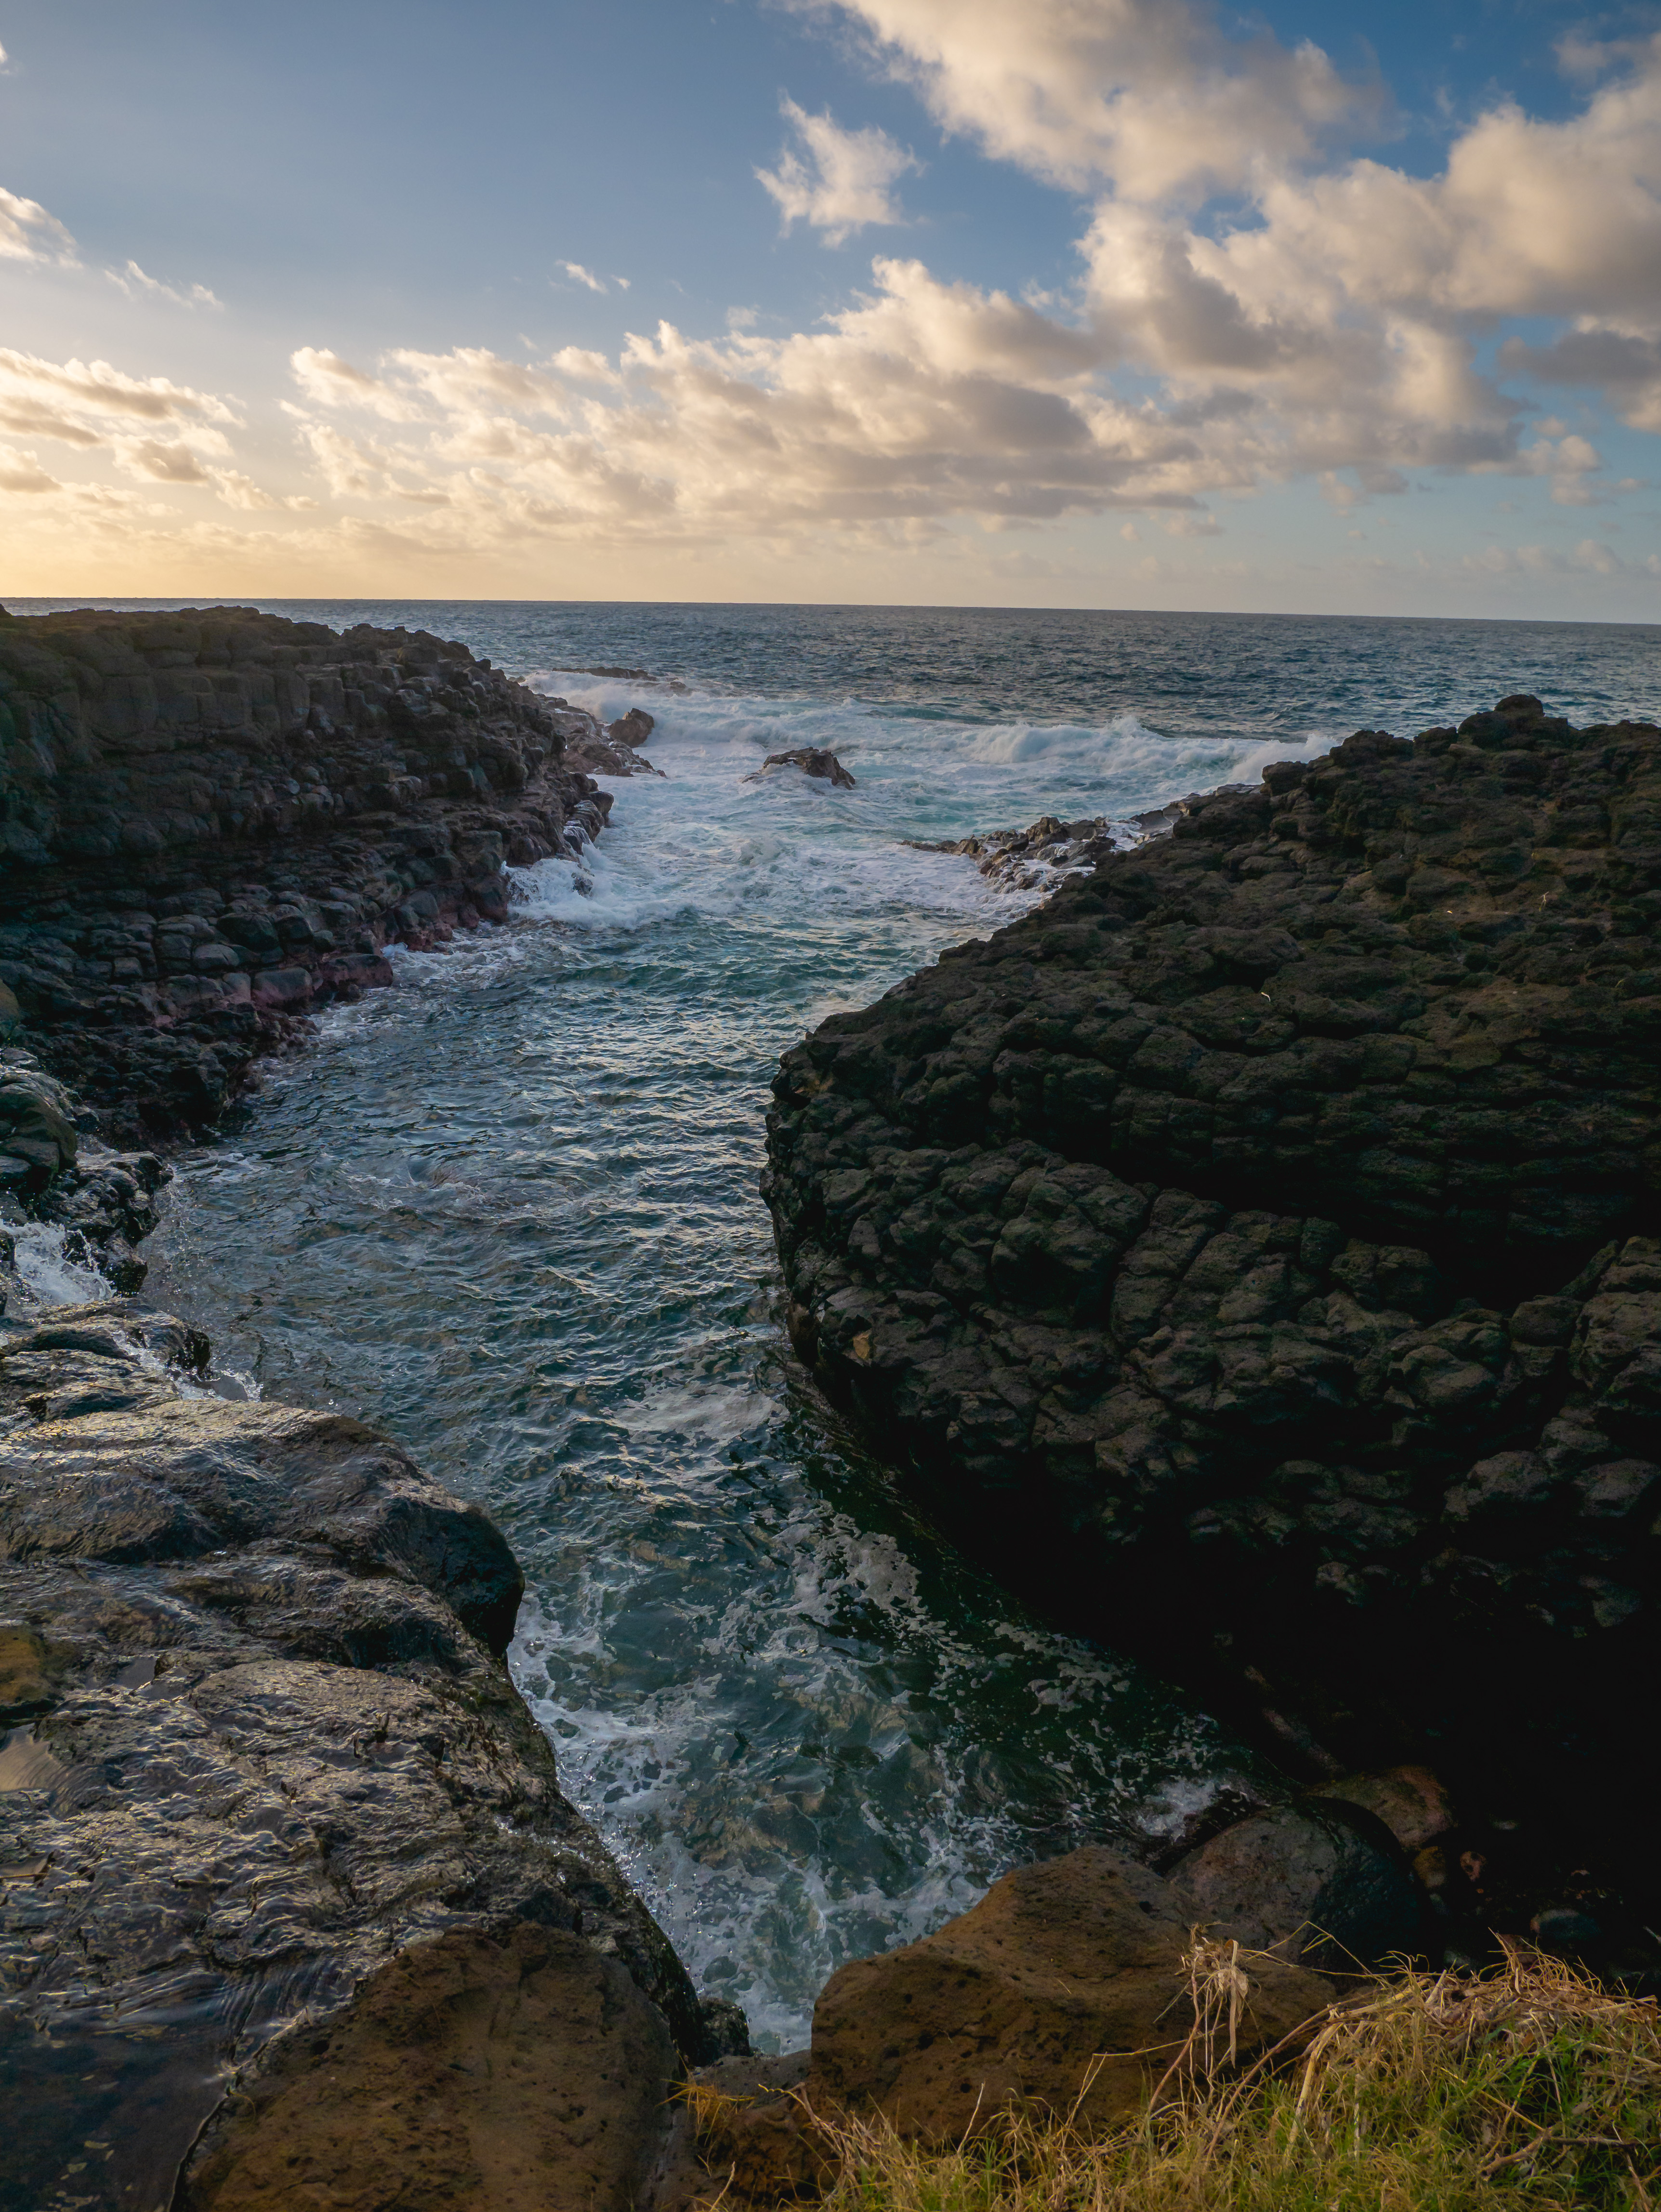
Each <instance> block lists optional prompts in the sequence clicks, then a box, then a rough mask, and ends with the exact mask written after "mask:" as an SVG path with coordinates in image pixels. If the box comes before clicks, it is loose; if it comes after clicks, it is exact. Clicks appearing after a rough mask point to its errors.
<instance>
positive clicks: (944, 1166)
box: [765, 696, 1661, 1881]
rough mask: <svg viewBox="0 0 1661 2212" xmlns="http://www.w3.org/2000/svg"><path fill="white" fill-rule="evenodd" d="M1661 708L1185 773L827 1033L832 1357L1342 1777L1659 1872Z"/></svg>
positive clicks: (1052, 1578) (884, 1431)
mask: <svg viewBox="0 0 1661 2212" xmlns="http://www.w3.org/2000/svg"><path fill="white" fill-rule="evenodd" d="M1658 915H1661V729H1658V728H1656V727H1655V726H1652V725H1649V724H1641V723H1622V724H1618V725H1614V726H1608V727H1598V728H1593V729H1588V730H1574V729H1572V728H1571V727H1570V726H1568V724H1567V723H1566V722H1563V721H1561V720H1555V719H1553V718H1551V717H1548V716H1547V715H1546V714H1544V713H1543V711H1542V708H1540V705H1539V702H1537V701H1536V700H1533V699H1527V698H1523V697H1520V696H1519V697H1517V698H1513V699H1510V700H1506V701H1502V702H1501V703H1500V707H1499V708H1498V709H1496V710H1495V711H1494V713H1492V714H1478V715H1474V716H1472V717H1470V718H1469V720H1467V721H1466V722H1465V723H1463V725H1462V726H1460V728H1459V729H1457V730H1453V729H1443V730H1435V731H1430V732H1426V733H1425V734H1424V735H1423V736H1422V737H1421V738H1419V739H1418V740H1417V742H1416V743H1410V742H1409V741H1406V740H1403V739H1398V738H1394V737H1390V736H1388V735H1385V734H1383V733H1380V732H1371V731H1363V732H1358V733H1357V734H1356V735H1355V736H1354V737H1352V738H1349V739H1348V740H1347V742H1346V743H1345V744H1342V746H1340V747H1339V748H1338V749H1337V750H1336V751H1335V752H1333V753H1331V754H1329V755H1328V756H1327V757H1324V758H1323V759H1320V760H1317V761H1314V762H1312V763H1280V764H1277V765H1275V766H1272V767H1270V768H1269V769H1266V770H1265V772H1264V777H1263V781H1262V785H1261V787H1256V788H1254V789H1252V790H1250V791H1236V792H1232V793H1220V794H1218V795H1216V796H1214V798H1211V799H1203V800H1197V799H1196V800H1190V801H1185V802H1183V807H1182V809H1181V810H1179V811H1178V812H1177V815H1176V817H1175V818H1174V821H1173V824H1172V833H1171V836H1169V837H1165V838H1161V839H1159V841H1158V842H1153V843H1150V844H1146V845H1143V846H1141V847H1140V848H1137V849H1135V850H1134V851H1129V852H1123V853H1119V854H1112V855H1110V856H1107V857H1105V858H1104V859H1103V860H1101V861H1100V862H1099V864H1098V866H1096V867H1095V869H1094V870H1093V872H1092V874H1091V875H1090V877H1089V878H1087V879H1086V880H1085V881H1083V882H1080V883H1077V884H1068V885H1065V886H1063V888H1062V890H1059V891H1058V892H1057V893H1056V896H1054V898H1053V899H1051V900H1050V902H1049V903H1048V904H1047V905H1046V906H1045V907H1044V908H1043V909H1042V910H1040V911H1038V912H1037V913H1034V914H1032V915H1029V916H1027V917H1025V918H1024V919H1023V920H1021V921H1018V922H1016V923H1015V924H1014V925H1013V926H1012V927H1009V928H1007V929H1005V930H1002V931H1001V932H999V933H997V934H996V935H995V936H994V937H993V938H991V939H989V940H988V941H987V942H985V943H981V944H970V945H964V946H961V947H959V948H958V949H957V950H956V951H952V952H949V953H947V954H946V955H945V956H943V957H942V958H941V960H940V963H939V965H938V966H936V967H934V968H931V969H926V970H924V971H923V972H922V974H920V975H916V976H914V977H912V978H911V979H910V981H908V982H906V983H904V984H902V985H901V986H899V987H898V988H897V989H896V990H894V991H892V992H891V993H890V994H888V995H887V996H886V997H885V999H883V1000H880V1001H879V1003H878V1004H876V1005H875V1006H870V1007H867V1009H865V1010H864V1011H863V1012H857V1013H852V1014H842V1015H836V1016H833V1017H832V1018H831V1019H830V1020H828V1021H827V1022H825V1023H824V1024H823V1025H822V1026H821V1027H820V1028H819V1029H818V1030H817V1031H815V1033H814V1034H813V1035H812V1036H811V1037H810V1038H808V1039H807V1040H806V1042H805V1043H804V1044H802V1045H801V1046H800V1047H799V1048H797V1049H796V1050H794V1052H792V1053H790V1054H787V1055H786V1056H785V1060H784V1062H783V1065H782V1069H781V1073H780V1075H779V1078H778V1080H777V1083H776V1100H777V1104H776V1111H775V1113H774V1115H773V1116H772V1119H771V1122H770V1155H769V1157H770V1164H769V1169H768V1173H767V1176H766V1181H765V1189H766V1193H767V1195H768V1199H769V1202H770V1206H771V1207H772V1210H773V1213H774V1218H775V1223H776V1231H777V1235H778V1242H779V1249H780V1252H781V1255H782V1260H783V1264H784V1269H785V1274H786V1279H787V1282H788V1285H789V1291H790V1299H791V1304H790V1309H789V1320H790V1327H791V1333H792V1335H793V1337H794V1341H795V1343H796V1346H797V1347H798V1350H799V1351H800V1353H801V1356H802V1357H803V1358H804V1359H806V1361H807V1362H808V1364H810V1365H811V1366H812V1368H813V1370H814V1372H815V1374H816V1375H817V1376H818V1378H819V1380H820V1381H821V1383H823V1384H824V1387H825V1388H826V1389H827V1390H829V1391H830V1392H831V1394H832V1395H834V1396H835V1397H836V1398H837V1400H838V1401H840V1402H842V1403H843V1404H844V1405H846V1406H849V1407H851V1409H852V1410H853V1411H854V1412H855V1413H856V1415H857V1416H858V1417H859V1418H860V1419H861V1421H862V1422H863V1423H864V1424H865V1425H866V1426H867V1430H868V1431H869V1432H870V1433H871V1434H872V1435H873V1437H877V1438H879V1439H880V1441H881V1443H882V1445H883V1448H884V1449H885V1450H886V1451H887V1452H888V1453H889V1454H890V1455H891V1457H893V1458H894V1459H896V1460H897V1462H899V1463H900V1464H902V1465H903V1466H905V1467H907V1468H910V1471H911V1474H912V1479H913V1480H914V1482H915V1483H916V1485H917V1486H919V1487H921V1488H922V1489H923V1490H924V1491H925V1492H926V1493H927V1494H928V1497H929V1498H930V1499H931V1500H932V1501H933V1502H934V1504H935V1505H936V1506H937V1508H938V1510H940V1511H941V1512H943V1513H944V1514H945V1515H946V1516H947V1517H948V1518H949V1519H950V1521H951V1522H952V1525H953V1526H954V1528H956V1529H957V1530H958V1533H959V1534H962V1535H964V1536H965V1537H967V1538H968V1540H969V1541H971V1542H973V1543H975V1544H976V1545H977V1546H978V1547H980V1548H981V1549H982V1550H983V1552H984V1553H988V1554H990V1555H992V1556H995V1557H996V1559H998V1560H999V1562H1000V1564H1001V1565H1002V1567H1003V1568H1004V1570H1005V1571H1007V1573H1009V1574H1011V1575H1012V1576H1013V1577H1015V1578H1016V1579H1018V1580H1019V1582H1020V1583H1022V1585H1023V1587H1024V1588H1025V1589H1026V1590H1027V1591H1028V1593H1029V1594H1031V1595H1037V1596H1039V1597H1040V1598H1041V1599H1042V1600H1043V1601H1047V1602H1048V1604H1049V1605H1050V1607H1051V1609H1052V1610H1053V1611H1055V1612H1056V1613H1060V1614H1062V1615H1063V1616H1064V1617H1065V1618H1066V1619H1067V1620H1068V1621H1069V1622H1070V1623H1071V1624H1072V1625H1074V1626H1080V1627H1083V1628H1085V1629H1086V1630H1087V1631H1088V1632H1092V1633H1094V1634H1097V1635H1098V1636H1101V1637H1103V1638H1104V1639H1105V1640H1107V1641H1108V1642H1110V1643H1112V1644H1118V1645H1121V1646H1123V1645H1126V1644H1135V1645H1139V1646H1140V1647H1141V1648H1142V1649H1143V1650H1147V1651H1150V1652H1151V1653H1153V1655H1155V1656H1157V1657H1158V1659H1159V1661H1160V1662H1161V1663H1163V1664H1164V1665H1165V1666H1166V1667H1167V1668H1171V1669H1172V1670H1174V1671H1176V1672H1177V1673H1178V1674H1182V1675H1183V1676H1185V1677H1186V1678H1187V1679H1188V1680H1189V1681H1191V1682H1196V1683H1198V1684H1199V1685H1200V1686H1202V1689H1203V1690H1204V1692H1205V1693H1206V1694H1207V1695H1208V1696H1209V1697H1211V1698H1214V1699H1217V1700H1218V1701H1219V1702H1221V1703H1223V1704H1225V1705H1226V1706H1227V1707H1228V1708H1229V1710H1230V1711H1232V1713H1233V1714H1234V1715H1235V1717H1237V1718H1238V1719H1240V1720H1242V1721H1244V1722H1247V1723H1250V1724H1252V1725H1254V1726H1255V1727H1256V1731H1257V1734H1258V1735H1259V1739H1260V1740H1263V1739H1265V1738H1267V1739H1269V1740H1271V1741H1274V1742H1275V1746H1276V1748H1277V1751H1278V1752H1279V1753H1280V1755H1281V1757H1282V1758H1284V1759H1286V1760H1287V1761H1288V1762H1289V1763H1290V1764H1291V1765H1293V1768H1294V1771H1302V1772H1303V1773H1305V1775H1308V1776H1310V1777H1311V1778H1314V1777H1320V1776H1323V1775H1326V1776H1331V1775H1335V1774H1337V1773H1338V1772H1340V1771H1342V1768H1344V1767H1346V1766H1360V1765H1375V1764H1378V1763H1379V1762H1380V1761H1381V1760H1385V1761H1398V1762H1399V1761H1401V1760H1402V1759H1415V1758H1423V1757H1424V1756H1426V1755H1427V1753H1426V1747H1427V1745H1431V1744H1434V1745H1435V1746H1436V1749H1435V1751H1434V1753H1433V1757H1434V1759H1435V1764H1436V1765H1437V1767H1438V1769H1439V1771H1445V1772H1446V1773H1447V1774H1448V1777H1449V1779H1450V1780H1451V1782H1452V1783H1453V1784H1454V1786H1455V1787H1456V1788H1457V1789H1459V1790H1461V1792H1462V1794H1463V1791H1464V1790H1465V1788H1466V1787H1467V1785H1469V1788H1470V1789H1471V1790H1473V1791H1474V1793H1475V1795H1474V1798H1473V1802H1474V1803H1475V1805H1476V1806H1477V1808H1478V1809H1479V1812H1480V1811H1481V1809H1482V1808H1484V1807H1486V1808H1488V1810H1490V1811H1492V1810H1495V1809H1502V1810H1504V1811H1506V1813H1507V1814H1509V1813H1511V1812H1512V1810H1513V1809H1514V1808H1515V1806H1516V1805H1517V1804H1518V1802H1522V1803H1525V1804H1527V1805H1529V1806H1530V1808H1531V1809H1532V1811H1533V1813H1534V1814H1537V1816H1538V1817H1539V1818H1540V1819H1542V1820H1544V1821H1546V1822H1548V1823H1555V1824H1556V1825H1557V1826H1559V1828H1560V1829H1561V1831H1562V1832H1563V1833H1564V1835H1565V1836H1566V1837H1567V1838H1568V1839H1569V1840H1568V1842H1567V1845H1566V1848H1567V1849H1569V1850H1573V1851H1574V1852H1575V1853H1576V1854H1577V1858H1576V1860H1575V1863H1579V1857H1578V1854H1579V1851H1580V1850H1583V1849H1591V1848H1593V1847H1594V1846H1595V1847H1596V1849H1597V1851H1598V1852H1599V1853H1602V1854H1603V1855H1605V1857H1608V1856H1609V1854H1611V1853H1612V1854H1613V1856H1614V1857H1615V1860H1616V1861H1618V1862H1622V1863H1624V1866H1625V1869H1626V1878H1628V1879H1632V1880H1634V1881H1648V1880H1649V1879H1650V1878H1651V1875H1652V1863H1651V1854H1650V1851H1649V1847H1648V1841H1647V1838H1648V1837H1649V1835H1650V1833H1651V1832H1652V1828H1651V1824H1652V1807H1653V1805H1654V1803H1655V1802H1657V1800H1658V1797H1661V1760H1658V1756H1657V1753H1656V1751H1655V1748H1654V1746H1653V1745H1652V1743H1650V1742H1649V1741H1647V1739H1643V1738H1642V1737H1641V1735H1640V1733H1639V1732H1637V1731H1635V1730H1634V1729H1633V1727H1632V1725H1631V1721H1630V1705H1629V1685H1630V1684H1631V1682H1632V1681H1634V1680H1640V1679H1647V1677H1648V1676H1649V1675H1650V1674H1652V1673H1653V1672H1654V1671H1655V1668H1656V1664H1657V1661H1658V1658H1661V1634H1658V1630H1661V1622H1658V1611H1661V1607H1658V1597H1661V1592H1658V1585H1657V1563H1656V1559H1655V1557H1654V1553H1655V1545H1654V1540H1653V1538H1652V1535H1651V1534H1650V1523H1651V1522H1652V1518H1653V1513H1654V1504H1655V1501H1656V1500H1657V1499H1658V1498H1661V1388H1658V1386H1657V1383H1656V1376H1657V1375H1658V1374H1661V1256H1658V1255H1661V1242H1658V1241H1657V1231H1661V1214H1658V1211H1657V1200H1656V1188H1657V1185H1656V1181H1655V1172H1654V1163H1655V1160H1656V1158H1657V1157H1658V1148H1661V1060H1658V1056H1657V1049H1656V1048H1657V1043H1658V1041H1661V968H1658V967H1657V966H1656V965H1655V963H1654V957H1653V940H1654V934H1655V926H1656V921H1657V917H1658Z"/></svg>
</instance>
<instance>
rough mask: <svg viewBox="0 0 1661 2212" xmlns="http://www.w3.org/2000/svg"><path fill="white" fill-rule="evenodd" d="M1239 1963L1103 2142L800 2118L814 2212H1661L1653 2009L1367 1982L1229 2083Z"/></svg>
mask: <svg viewBox="0 0 1661 2212" xmlns="http://www.w3.org/2000/svg"><path fill="white" fill-rule="evenodd" d="M1185 1965H1186V1968H1187V1974H1188V1984H1189V1992H1190V1993H1191V1994H1192V1995H1193V1996H1194V1998H1195V2008H1196V2027H1195V2030H1194V2032H1193V2033H1192V2034H1191V2035H1190V2037H1189V2041H1188V2045H1187V2046H1186V2048H1185V2050H1184V2052H1183V2056H1182V2057H1181V2058H1180V2059H1179V2061H1178V2062H1177V2065H1175V2066H1174V2067H1173V2068H1172V2069H1171V2071H1170V2072H1169V2073H1168V2074H1167V2075H1165V2080H1164V2081H1163V2082H1162V2083H1161V2085H1160V2092H1159V2096H1156V2099H1155V2101H1154V2103H1153V2107H1152V2108H1151V2109H1150V2111H1149V2112H1148V2114H1147V2117H1146V2118H1143V2119H1142V2120H1141V2122H1139V2123H1138V2124H1135V2125H1134V2126H1131V2127H1129V2128H1126V2129H1123V2130H1120V2131H1119V2132H1118V2133H1116V2134H1115V2135H1113V2136H1110V2137H1108V2138H1106V2139H1101V2138H1099V2137H1098V2138H1097V2139H1095V2140H1091V2139H1090V2138H1089V2137H1088V2136H1086V2134H1085V2133H1083V2132H1082V2131H1081V2130H1080V2129H1079V2128H1078V2127H1077V2126H1076V2125H1075V2124H1074V2123H1073V2122H1072V2121H1070V2120H1068V2119H1066V2118H1056V2117H1044V2116H1041V2115H1030V2114H1029V2115H1017V2116H1013V2117H1012V2118H1010V2119H1009V2120H1008V2121H1007V2124H1001V2125H1000V2126H999V2127H998V2128H997V2129H996V2130H994V2131H992V2132H991V2133H989V2134H984V2135H982V2136H977V2138H976V2139H975V2140H974V2141H972V2142H966V2143H964V2145H962V2146H961V2147H959V2148H957V2149H955V2150H950V2151H946V2152H940V2151H939V2150H933V2151H930V2150H927V2149H923V2148H919V2147H918V2146H917V2145H916V2144H910V2143H905V2142H901V2141H900V2139H899V2138H898V2137H897V2136H896V2135H895V2134H894V2132H893V2130H892V2129H891V2127H889V2126H887V2125H886V2124H885V2123H883V2122H881V2121H876V2122H872V2121H867V2120H859V2119H849V2118H843V2119H841V2120H838V2121H829V2120H825V2119H822V2118H821V2119H814V2120H812V2122H811V2126H812V2129H813V2130H814V2131H815V2132H816V2133H817V2134H818V2136H819V2138H820V2140H821V2142H823V2143H824V2147H825V2148H826V2149H827V2150H828V2151H830V2153H831V2155H832V2158H833V2160H834V2162H835V2165H836V2167H837V2176H838V2178H837V2180H836V2182H835V2184H834V2185H833V2186H832V2187H831V2189H830V2191H828V2193H827V2194H826V2195H825V2196H824V2198H823V2200H822V2204H823V2212H1501V2208H1503V2209H1504V2212H1518V2208H1520V2207H1523V2206H1527V2207H1529V2208H1530V2212H1532V2208H1536V2207H1537V2208H1541V2212H1548V2208H1555V2207H1560V2206H1561V2207H1568V2206H1574V2207H1586V2208H1592V2212H1603V2208H1608V2212H1661V2014H1658V2009H1657V2007H1656V2006H1655V2004H1654V2003H1652V2002H1633V2001H1630V2000H1627V1999H1623V1998H1620V1997H1616V1996H1610V1995H1609V1993H1608V1992H1606V1991H1605V1990H1602V1989H1600V1988H1599V1987H1598V1986H1597V1984H1595V1983H1593V1982H1591V1980H1589V1979H1588V1978H1585V1976H1583V1975H1581V1974H1579V1973H1577V1972H1575V1971H1574V1970H1573V1968H1572V1967H1570V1966H1566V1965H1564V1964H1563V1963H1562V1962H1561V1961H1560V1960H1552V1959H1547V1958H1543V1957H1542V1956H1541V1955H1539V1954H1536V1953H1535V1952H1532V1951H1528V1950H1524V1949H1520V1948H1519V1949H1515V1950H1512V1952H1511V1953H1510V1954H1508V1957H1507V1961H1506V1966H1504V1967H1503V1968H1502V1969H1500V1970H1499V1971H1497V1972H1494V1973H1492V1974H1488V1975H1484V1976H1481V1977H1475V1976H1463V1975H1455V1974H1437V1975H1431V1974H1413V1973H1403V1974H1401V1975H1398V1976H1396V1977H1395V1978H1391V1979H1390V1980H1388V1981H1386V1982H1384V1983H1378V1984H1372V1985H1371V1986H1370V1987H1369V1989H1368V1990H1367V1991H1366V1993H1365V1994H1364V1995H1363V1996H1358V1997H1355V1998H1353V1999H1350V2000H1348V2002H1345V2003H1343V2004H1342V2005H1338V2006H1335V2007H1334V2008H1332V2010H1331V2011H1330V2012H1329V2014H1328V2015H1326V2017H1325V2019H1324V2020H1323V2021H1319V2022H1317V2025H1316V2027H1315V2031H1314V2033H1313V2034H1312V2036H1311V2035H1305V2037H1303V2038H1302V2039H1301V2040H1300V2042H1299V2047H1298V2048H1296V2049H1295V2050H1288V2049H1286V2048H1284V2047H1283V2048H1282V2049H1281V2051H1280V2052H1278V2053H1271V2054H1269V2059H1268V2060H1267V2061H1259V2062H1258V2063H1257V2064H1256V2065H1255V2066H1253V2067H1251V2068H1250V2069H1247V2070H1246V2071H1245V2072H1244V2073H1240V2072H1238V2071H1236V2070H1235V2069H1233V2065H1232V2048H1233V2042H1234V2036H1233V2029H1234V2026H1235V2024H1236V2023H1237V2021H1238V2011H1239V2007H1240V2004H1241V2003H1242V2002H1244V1997H1245V1995H1246V1992H1247V1989H1248V1987H1249V1968H1250V1959H1249V1957H1248V1958H1246V1959H1245V1960H1242V1958H1241V1956H1240V1954H1239V1953H1238V1949H1235V1948H1233V1947H1230V1946H1227V1945H1207V1944H1204V1943H1196V1946H1195V1948H1194V1950H1193V1951H1191V1952H1190V1954H1189V1959H1188V1960H1187V1961H1186V1962H1185ZM1161 2098H1162V2100H1163V2101H1161ZM732 2201H733V2200H732V2199H731V2197H728V2199H727V2208H728V2212H731V2206H732Z"/></svg>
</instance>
